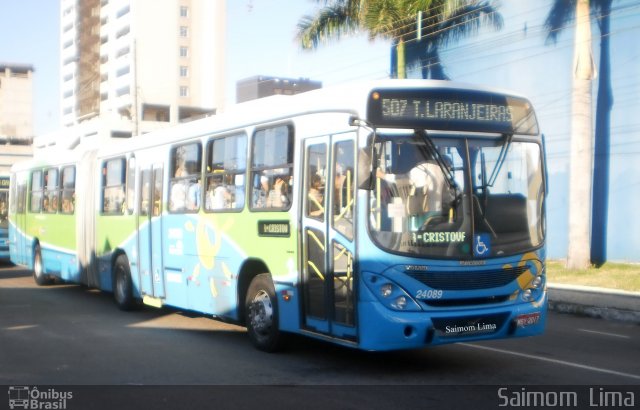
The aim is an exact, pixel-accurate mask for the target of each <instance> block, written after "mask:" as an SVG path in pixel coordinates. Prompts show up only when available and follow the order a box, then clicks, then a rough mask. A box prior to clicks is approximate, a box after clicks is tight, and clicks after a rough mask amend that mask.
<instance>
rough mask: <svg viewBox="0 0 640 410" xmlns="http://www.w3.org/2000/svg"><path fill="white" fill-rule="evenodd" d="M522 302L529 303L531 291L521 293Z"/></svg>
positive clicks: (531, 297) (531, 298)
mask: <svg viewBox="0 0 640 410" xmlns="http://www.w3.org/2000/svg"><path fill="white" fill-rule="evenodd" d="M522 300H524V301H525V302H531V301H532V300H533V292H531V289H527V290H525V291H524V292H522Z"/></svg>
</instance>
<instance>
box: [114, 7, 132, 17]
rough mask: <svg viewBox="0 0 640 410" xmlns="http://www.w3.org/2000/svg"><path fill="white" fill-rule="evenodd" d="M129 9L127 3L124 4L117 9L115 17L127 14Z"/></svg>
mask: <svg viewBox="0 0 640 410" xmlns="http://www.w3.org/2000/svg"><path fill="white" fill-rule="evenodd" d="M129 11H131V7H130V6H129V5H128V4H127V5H126V6H124V7H123V8H121V9H120V10H118V12H117V13H116V18H120V17H122V16H124V15H125V14H129Z"/></svg>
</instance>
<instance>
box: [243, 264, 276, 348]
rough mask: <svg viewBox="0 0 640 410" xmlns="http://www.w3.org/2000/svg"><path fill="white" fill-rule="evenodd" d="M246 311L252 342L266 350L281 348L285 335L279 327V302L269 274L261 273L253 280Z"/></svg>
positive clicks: (246, 301) (248, 331) (248, 330)
mask: <svg viewBox="0 0 640 410" xmlns="http://www.w3.org/2000/svg"><path fill="white" fill-rule="evenodd" d="M245 312H246V313H245V314H246V324H247V333H249V339H250V340H251V343H253V345H254V346H255V347H256V348H257V349H259V350H262V351H265V352H275V351H277V350H279V349H280V348H281V347H282V343H283V335H282V333H281V332H280V330H279V329H278V303H277V301H276V291H275V289H274V287H273V283H272V282H271V276H270V275H269V274H266V273H263V274H260V275H258V276H256V277H255V278H253V280H252V281H251V284H250V285H249V289H248V290H247V296H246V299H245Z"/></svg>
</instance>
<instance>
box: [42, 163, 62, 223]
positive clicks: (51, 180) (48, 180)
mask: <svg viewBox="0 0 640 410" xmlns="http://www.w3.org/2000/svg"><path fill="white" fill-rule="evenodd" d="M44 182H45V191H44V197H43V199H42V211H43V212H47V213H50V214H55V213H56V212H58V201H59V200H60V188H59V185H58V168H49V169H47V170H46V171H45V172H44Z"/></svg>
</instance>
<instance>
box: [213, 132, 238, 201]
mask: <svg viewBox="0 0 640 410" xmlns="http://www.w3.org/2000/svg"><path fill="white" fill-rule="evenodd" d="M246 158H247V136H246V135H245V134H239V135H230V136H227V137H223V138H216V139H214V140H212V141H210V142H209V144H208V146H207V173H206V181H207V185H206V186H207V190H206V192H205V209H206V210H207V211H212V210H221V209H227V210H228V209H242V208H244V198H245V171H246V168H247V159H246Z"/></svg>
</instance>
